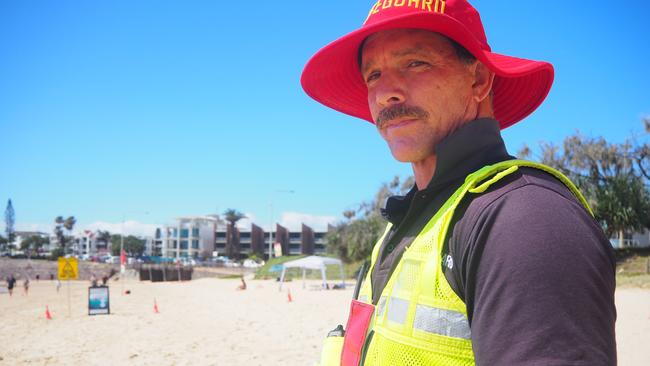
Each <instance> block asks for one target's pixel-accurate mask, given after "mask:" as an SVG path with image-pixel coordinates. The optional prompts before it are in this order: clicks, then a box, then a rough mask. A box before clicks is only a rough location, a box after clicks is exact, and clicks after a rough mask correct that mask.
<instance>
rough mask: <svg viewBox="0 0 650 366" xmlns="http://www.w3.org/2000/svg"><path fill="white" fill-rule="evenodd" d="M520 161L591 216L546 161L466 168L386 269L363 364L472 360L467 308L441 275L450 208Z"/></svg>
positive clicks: (451, 364) (365, 291) (457, 364)
mask: <svg viewBox="0 0 650 366" xmlns="http://www.w3.org/2000/svg"><path fill="white" fill-rule="evenodd" d="M520 167H532V168H537V169H541V170H543V171H545V172H548V173H550V174H552V175H553V176H555V177H556V178H557V179H559V180H560V181H561V182H562V183H564V184H565V185H566V186H567V187H568V188H569V189H570V190H571V192H572V193H573V194H574V195H575V196H576V197H577V198H578V200H579V201H580V203H582V205H583V206H584V207H585V208H586V209H587V211H588V212H589V213H590V214H591V215H592V216H593V213H592V211H591V209H590V208H589V205H588V204H587V202H586V200H585V199H584V197H583V196H582V194H581V193H580V191H579V190H578V189H577V188H576V186H575V185H574V184H573V183H571V181H570V180H569V179H568V178H567V177H565V176H564V175H563V174H562V173H560V172H558V171H556V170H554V169H552V168H550V167H548V166H545V165H542V164H538V163H533V162H528V161H522V160H510V161H504V162H501V163H497V164H495V165H490V166H486V167H483V168H482V169H480V170H478V171H476V172H474V173H472V174H470V175H469V176H468V177H467V178H466V179H465V183H463V185H462V186H461V187H460V188H458V189H457V190H456V192H455V193H454V194H453V195H452V196H451V197H450V198H449V199H448V200H447V202H446V203H445V204H444V205H443V206H442V207H441V208H440V210H438V212H437V213H436V214H435V215H434V216H433V218H431V220H430V221H429V222H428V223H427V225H426V226H425V227H424V229H423V230H422V231H421V232H420V234H419V235H418V236H417V237H416V238H415V240H414V241H413V243H412V244H411V245H410V246H409V247H408V248H406V250H405V251H404V254H403V255H402V258H401V259H400V261H399V263H398V264H397V266H396V267H395V270H394V271H393V273H392V274H391V275H390V278H389V280H388V282H387V284H386V287H384V289H383V290H382V293H381V296H380V298H379V301H378V303H377V305H376V309H375V312H374V318H373V322H372V324H371V326H370V329H369V330H368V336H367V340H366V346H365V352H364V353H365V357H364V361H362V362H363V364H364V365H407V366H415V365H440V366H465V365H474V364H475V362H474V352H473V351H472V340H471V337H472V334H471V330H470V327H469V322H468V319H467V308H466V306H465V303H464V302H463V301H462V300H461V299H460V298H459V297H458V295H456V293H455V292H454V291H453V290H452V288H451V286H450V285H449V283H448V282H447V280H446V278H445V275H444V273H443V268H442V258H441V256H442V250H443V247H444V244H445V238H446V235H447V231H448V230H449V226H450V222H451V220H452V217H453V215H454V211H455V210H456V208H457V207H458V205H459V204H460V202H461V200H462V199H463V198H464V197H466V196H468V195H472V194H481V193H483V192H485V191H486V190H487V189H488V188H489V187H490V185H492V184H494V183H495V182H497V181H499V180H500V179H501V178H503V177H505V176H507V175H509V174H512V173H513V172H515V171H517V170H518V169H519V168H520ZM390 228H391V225H390V224H389V225H388V227H387V228H386V231H385V232H384V235H383V236H382V237H381V238H380V239H379V241H378V242H377V244H376V245H375V247H374V249H373V252H372V261H371V266H370V270H369V271H368V274H367V276H366V279H365V281H364V283H363V284H362V287H361V291H360V293H359V301H363V302H366V303H371V301H372V298H373V296H372V288H371V281H370V277H371V274H372V269H373V268H374V266H375V265H376V264H377V258H378V256H379V248H380V246H381V243H382V242H383V240H384V238H385V237H386V235H387V234H388V232H389V231H390ZM371 333H372V334H371Z"/></svg>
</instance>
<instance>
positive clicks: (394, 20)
mask: <svg viewBox="0 0 650 366" xmlns="http://www.w3.org/2000/svg"><path fill="white" fill-rule="evenodd" d="M396 28H413V29H424V30H429V31H432V32H437V33H440V34H442V35H444V36H447V37H449V38H451V39H453V40H454V41H456V42H458V43H459V44H461V45H462V46H463V47H465V48H466V49H467V50H468V51H469V52H470V53H471V54H472V55H474V56H475V57H476V58H477V59H478V60H480V61H481V62H482V63H483V64H485V65H486V66H487V67H488V68H489V69H490V70H492V71H493V72H494V73H495V78H494V85H493V88H492V90H493V93H494V99H493V106H494V115H495V118H496V120H497V121H499V124H500V125H501V128H502V129H504V128H506V127H509V126H511V125H513V124H515V123H517V122H519V121H521V120H522V119H524V118H526V116H528V115H529V114H531V113H532V112H533V111H534V110H535V109H537V107H538V106H539V105H540V104H542V102H543V101H544V99H545V98H546V95H548V92H549V91H550V89H551V85H552V84H553V74H554V73H553V65H551V64H550V63H548V62H543V61H533V60H526V59H522V58H517V57H511V56H506V55H500V54H497V53H493V52H492V51H491V48H490V46H489V45H488V43H487V38H486V37H485V32H484V30H483V24H482V22H481V18H480V15H479V13H478V12H477V11H476V9H474V8H473V7H472V6H471V5H470V4H469V3H468V2H467V1H466V0H446V1H443V0H420V1H418V0H410V1H409V0H392V1H391V0H385V1H382V0H380V1H378V2H376V3H375V4H374V6H373V7H372V9H371V10H370V14H369V15H368V18H367V19H366V21H365V23H364V24H363V26H362V27H361V28H359V29H357V30H356V31H354V32H352V33H349V34H347V35H345V36H343V37H341V38H339V39H338V40H336V41H334V42H332V43H330V44H329V45H327V46H325V47H323V48H322V49H321V50H320V51H318V52H317V53H316V54H315V55H314V56H313V57H312V58H311V59H310V60H309V61H308V62H307V65H305V69H304V70H303V73H302V77H301V84H302V87H303V89H304V90H305V92H306V93H307V94H308V95H309V96H310V97H312V98H314V99H315V100H316V101H318V102H319V103H322V104H324V105H326V106H328V107H330V108H333V109H335V110H337V111H340V112H343V113H345V114H349V115H351V116H354V117H359V118H362V119H365V120H366V121H369V122H371V123H374V121H373V120H372V117H371V115H370V109H369V108H368V90H367V88H366V85H365V83H364V81H363V78H362V76H361V72H360V70H359V64H358V56H359V46H360V45H361V44H362V42H363V41H364V40H365V39H366V38H367V37H368V36H370V35H371V34H373V33H375V32H378V31H382V30H388V29H396Z"/></svg>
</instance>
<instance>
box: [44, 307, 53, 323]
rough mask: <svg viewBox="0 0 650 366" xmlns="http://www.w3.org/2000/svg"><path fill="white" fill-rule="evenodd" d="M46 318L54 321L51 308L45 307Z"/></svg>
mask: <svg viewBox="0 0 650 366" xmlns="http://www.w3.org/2000/svg"><path fill="white" fill-rule="evenodd" d="M45 318H46V319H49V320H52V314H50V307H49V306H47V305H45Z"/></svg>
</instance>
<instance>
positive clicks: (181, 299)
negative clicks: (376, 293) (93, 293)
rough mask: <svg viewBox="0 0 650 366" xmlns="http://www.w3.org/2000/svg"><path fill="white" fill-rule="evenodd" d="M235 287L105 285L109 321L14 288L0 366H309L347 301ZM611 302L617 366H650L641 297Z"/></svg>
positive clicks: (1, 296)
mask: <svg viewBox="0 0 650 366" xmlns="http://www.w3.org/2000/svg"><path fill="white" fill-rule="evenodd" d="M239 283H240V282H239V280H237V279H233V280H225V279H212V278H206V279H199V280H194V281H190V282H183V283H150V282H138V281H135V280H132V281H125V282H124V284H120V283H119V282H117V283H113V282H112V283H111V287H110V290H111V298H110V301H111V315H97V316H89V315H88V308H87V298H88V295H87V294H88V282H86V281H78V282H75V281H72V282H71V283H70V293H71V299H72V301H71V312H70V315H69V316H68V305H67V290H68V289H67V287H66V286H67V283H64V284H63V286H62V287H61V290H60V292H59V293H57V291H56V286H55V283H54V282H51V281H40V282H35V281H33V282H32V286H31V288H30V292H29V295H28V296H25V295H23V290H22V286H19V287H18V288H17V289H16V290H18V291H16V292H15V293H14V296H12V297H10V296H9V295H8V294H7V293H6V292H2V293H0V322H1V324H2V327H1V329H2V330H1V331H0V365H12V366H13V365H108V364H111V365H313V364H314V362H315V361H317V360H318V357H319V354H320V349H321V342H322V339H323V337H324V336H325V335H326V334H327V332H328V331H329V330H330V329H332V328H334V327H335V326H336V325H337V324H339V323H345V320H346V316H347V308H348V303H349V300H350V298H351V296H352V288H351V287H349V288H348V289H346V290H336V291H321V290H318V284H319V283H318V282H317V281H311V282H308V285H307V288H305V289H303V288H302V284H301V282H299V281H298V282H291V283H289V284H288V286H286V287H285V288H284V289H283V291H282V292H279V291H278V287H277V283H276V282H274V281H254V280H249V281H248V289H247V290H246V291H237V290H236V288H237V286H238V285H239ZM20 284H22V283H20ZM122 288H124V289H125V290H126V289H128V290H130V291H131V294H129V295H121V294H120V290H121V289H122ZM287 290H290V291H291V295H292V299H293V301H292V302H288V298H287V295H288V293H287ZM154 299H156V301H157V304H158V309H159V313H155V312H154ZM616 299H617V305H618V323H617V333H618V349H619V365H623V366H633V365H650V349H649V348H648V347H647V338H648V336H650V291H648V290H638V289H619V290H618V292H617V296H616ZM46 305H47V306H49V309H50V311H51V313H52V316H53V319H52V320H47V319H46V318H45V307H46Z"/></svg>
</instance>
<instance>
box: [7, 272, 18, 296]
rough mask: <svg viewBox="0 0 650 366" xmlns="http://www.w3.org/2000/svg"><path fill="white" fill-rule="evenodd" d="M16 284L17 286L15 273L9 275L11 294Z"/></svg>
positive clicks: (8, 288)
mask: <svg viewBox="0 0 650 366" xmlns="http://www.w3.org/2000/svg"><path fill="white" fill-rule="evenodd" d="M14 286H16V278H15V277H14V275H9V276H8V277H7V291H8V292H9V296H12V295H13V293H14Z"/></svg>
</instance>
